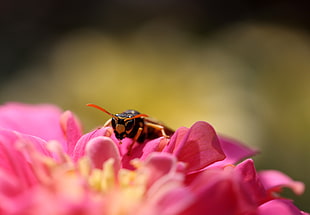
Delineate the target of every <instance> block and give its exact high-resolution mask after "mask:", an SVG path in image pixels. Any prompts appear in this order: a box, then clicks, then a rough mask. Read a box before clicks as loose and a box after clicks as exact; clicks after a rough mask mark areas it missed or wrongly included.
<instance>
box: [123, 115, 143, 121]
mask: <svg viewBox="0 0 310 215" xmlns="http://www.w3.org/2000/svg"><path fill="white" fill-rule="evenodd" d="M140 117H148V115H146V114H138V115H135V116H133V117H130V118H127V119H125V120H124V121H128V120H131V119H135V118H140Z"/></svg>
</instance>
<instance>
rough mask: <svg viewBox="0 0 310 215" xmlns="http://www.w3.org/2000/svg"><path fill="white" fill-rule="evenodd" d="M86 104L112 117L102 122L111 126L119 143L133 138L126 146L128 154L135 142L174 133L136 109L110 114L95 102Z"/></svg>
mask: <svg viewBox="0 0 310 215" xmlns="http://www.w3.org/2000/svg"><path fill="white" fill-rule="evenodd" d="M87 106H89V107H94V108H97V109H99V110H101V111H103V112H104V113H106V114H108V115H109V116H111V117H112V118H111V119H109V120H108V121H107V122H106V123H105V124H104V127H107V126H112V128H113V131H114V134H115V137H116V138H117V139H118V140H119V141H120V142H119V143H120V144H121V143H122V140H123V139H124V138H126V137H127V138H131V139H132V140H133V142H132V144H131V145H129V147H128V154H129V153H130V151H131V148H132V146H133V145H134V143H135V142H137V143H140V144H141V143H143V142H144V141H145V140H151V139H155V138H158V137H165V138H169V137H170V136H171V135H172V134H173V133H174V130H172V129H170V128H168V127H166V126H165V125H163V124H162V123H160V122H158V121H156V120H152V119H150V118H149V116H148V115H146V114H141V113H140V112H138V111H136V110H127V111H124V112H122V113H118V114H112V113H110V112H108V111H107V110H105V109H104V108H102V107H100V106H98V105H95V104H87Z"/></svg>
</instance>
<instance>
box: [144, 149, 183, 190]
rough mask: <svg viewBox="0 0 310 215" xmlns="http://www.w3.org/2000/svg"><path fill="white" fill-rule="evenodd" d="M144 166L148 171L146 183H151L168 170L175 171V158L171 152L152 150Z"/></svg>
mask: <svg viewBox="0 0 310 215" xmlns="http://www.w3.org/2000/svg"><path fill="white" fill-rule="evenodd" d="M145 167H146V168H147V169H148V171H149V172H150V176H149V178H150V179H149V183H148V184H149V185H151V184H153V183H154V182H155V181H157V180H158V179H159V178H161V177H163V176H164V175H167V174H169V173H170V172H176V170H177V160H176V158H175V157H174V156H173V155H171V154H168V153H159V152H157V153H156V152H153V153H152V154H150V156H149V157H148V158H147V159H146V160H145Z"/></svg>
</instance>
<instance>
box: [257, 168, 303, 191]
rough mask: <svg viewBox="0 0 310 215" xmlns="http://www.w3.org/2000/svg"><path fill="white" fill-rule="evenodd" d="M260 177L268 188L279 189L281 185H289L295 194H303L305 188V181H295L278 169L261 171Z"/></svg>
mask: <svg viewBox="0 0 310 215" xmlns="http://www.w3.org/2000/svg"><path fill="white" fill-rule="evenodd" d="M259 178H260V180H261V181H262V183H263V185H264V187H265V189H266V190H269V191H273V190H278V189H279V188H281V187H288V188H290V189H292V190H293V191H294V193H295V194H297V195H301V194H302V193H303V192H304V190H305V185H304V183H302V182H300V181H294V180H293V179H291V178H290V177H288V176H287V175H285V174H284V173H282V172H280V171H277V170H264V171H260V172H259Z"/></svg>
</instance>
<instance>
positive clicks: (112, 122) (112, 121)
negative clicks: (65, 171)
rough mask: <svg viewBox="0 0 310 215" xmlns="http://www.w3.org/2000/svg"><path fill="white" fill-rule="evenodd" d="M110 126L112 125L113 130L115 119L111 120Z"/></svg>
mask: <svg viewBox="0 0 310 215" xmlns="http://www.w3.org/2000/svg"><path fill="white" fill-rule="evenodd" d="M111 124H112V128H113V129H115V127H116V122H115V119H114V118H112V120H111Z"/></svg>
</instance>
